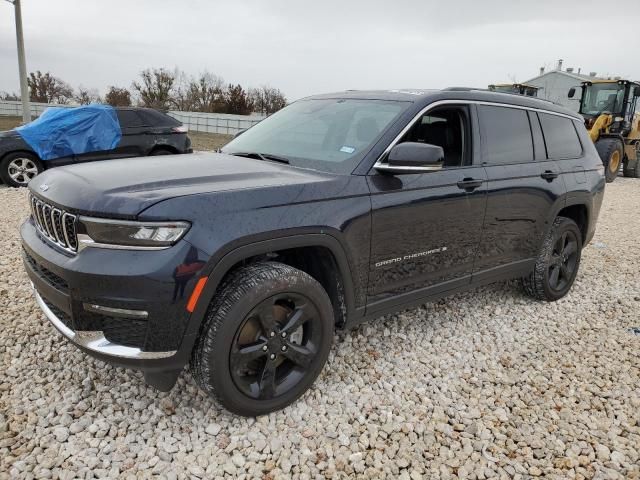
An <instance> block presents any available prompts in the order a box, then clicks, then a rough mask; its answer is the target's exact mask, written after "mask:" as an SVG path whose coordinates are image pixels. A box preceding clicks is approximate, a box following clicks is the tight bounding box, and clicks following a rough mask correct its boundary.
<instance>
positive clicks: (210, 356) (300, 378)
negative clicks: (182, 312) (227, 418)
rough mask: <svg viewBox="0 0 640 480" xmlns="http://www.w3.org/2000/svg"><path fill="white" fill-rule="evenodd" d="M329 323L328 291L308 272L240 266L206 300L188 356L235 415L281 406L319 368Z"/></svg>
mask: <svg viewBox="0 0 640 480" xmlns="http://www.w3.org/2000/svg"><path fill="white" fill-rule="evenodd" d="M334 325H335V320H334V315H333V308H332V305H331V301H330V299H329V296H328V295H327V293H326V292H325V290H324V289H323V288H322V286H321V285H320V284H319V283H318V282H317V281H316V280H315V279H313V278H312V277H311V276H310V275H308V274H307V273H305V272H302V271H300V270H297V269H295V268H293V267H290V266H289V265H285V264H282V263H277V262H259V263H254V264H251V265H248V266H245V267H242V268H240V269H238V270H236V271H235V272H233V273H232V274H231V275H230V276H229V278H228V279H227V280H226V281H225V282H224V284H223V285H222V286H221V288H220V290H219V292H218V293H216V295H215V297H214V299H213V300H212V302H211V304H210V306H209V310H208V312H207V315H206V318H205V323H204V326H203V329H202V331H201V334H200V338H199V340H198V343H197V345H196V348H195V349H194V351H193V354H192V358H191V370H192V373H193V376H194V378H195V380H196V382H197V383H198V385H199V386H200V387H201V388H202V389H203V390H204V391H206V392H207V393H209V394H210V395H211V396H212V397H214V398H215V399H216V400H217V401H218V402H219V403H220V404H222V406H224V407H225V408H226V409H227V410H230V411H231V412H233V413H236V414H238V415H243V416H257V415H263V414H266V413H269V412H273V411H275V410H279V409H281V408H284V407H286V406H287V405H290V404H291V403H293V402H294V401H295V400H296V399H297V398H299V397H300V396H301V395H302V394H303V393H304V392H305V391H306V390H307V389H308V388H309V387H310V386H311V384H312V383H313V382H314V381H315V379H316V378H317V376H318V375H319V374H320V372H321V371H322V368H323V367H324V364H325V363H326V361H327V358H328V356H329V351H330V349H331V343H332V341H333V330H334Z"/></svg>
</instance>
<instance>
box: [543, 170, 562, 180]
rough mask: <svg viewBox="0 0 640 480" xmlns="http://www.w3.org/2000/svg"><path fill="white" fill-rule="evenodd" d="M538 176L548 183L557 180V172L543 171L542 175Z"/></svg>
mask: <svg viewBox="0 0 640 480" xmlns="http://www.w3.org/2000/svg"><path fill="white" fill-rule="evenodd" d="M540 176H541V177H542V178H544V179H545V180H547V181H549V182H553V179H554V178H558V172H552V171H551V170H545V171H544V172H543V173H541V174H540Z"/></svg>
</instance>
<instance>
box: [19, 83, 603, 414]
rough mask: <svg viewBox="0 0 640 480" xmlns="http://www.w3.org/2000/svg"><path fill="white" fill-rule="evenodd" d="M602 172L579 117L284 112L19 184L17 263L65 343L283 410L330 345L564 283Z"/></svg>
mask: <svg viewBox="0 0 640 480" xmlns="http://www.w3.org/2000/svg"><path fill="white" fill-rule="evenodd" d="M604 188H605V179H604V171H603V165H602V162H601V161H600V158H599V157H598V154H597V152H596V150H595V147H594V146H593V142H591V140H590V139H589V137H588V135H587V132H586V130H585V127H584V125H583V122H582V119H581V118H580V117H579V116H577V115H576V114H575V113H573V112H570V111H568V110H566V109H564V108H562V107H560V106H557V105H554V104H552V103H548V102H545V101H542V100H537V99H532V98H526V97H521V96H518V95H510V94H500V93H492V92H486V91H479V90H472V89H447V90H441V91H435V90H434V91H374V92H355V91H350V92H345V93H337V94H330V95H321V96H314V97H310V98H306V99H303V100H300V101H298V102H295V103H293V104H292V105H290V106H288V107H286V108H285V109H283V110H281V111H279V112H278V113H276V114H274V115H273V116H271V117H269V118H268V119H266V120H264V121H263V122H261V123H259V124H257V125H256V126H254V127H252V128H251V129H249V130H247V131H246V132H244V133H243V134H242V135H240V136H238V137H237V138H235V139H234V140H233V141H231V142H230V143H229V144H227V145H226V146H225V147H224V148H223V149H222V152H220V153H200V154H194V155H188V156H184V157H182V158H180V159H179V160H178V159H177V158H176V159H175V160H172V159H163V160H162V161H161V160H159V159H157V158H153V157H151V158H147V159H140V160H137V161H135V162H128V161H121V160H114V161H111V162H101V163H93V164H83V165H74V166H69V167H62V168H58V169H54V170H51V171H47V172H44V173H43V174H42V175H39V176H38V177H37V178H35V179H34V180H33V181H32V182H31V183H30V185H29V189H30V202H31V208H32V214H31V217H30V218H29V219H28V220H27V221H26V222H25V223H24V224H23V226H22V241H23V247H24V265H25V268H26V270H27V272H28V274H29V277H30V278H31V281H32V282H33V285H34V288H35V295H36V299H37V301H38V303H39V305H40V307H41V308H42V310H43V311H44V313H45V314H46V316H47V317H48V319H49V320H50V321H51V323H52V324H53V325H54V327H55V328H56V329H57V330H58V331H59V332H60V333H61V334H62V335H63V336H65V337H66V338H67V339H68V340H69V341H71V342H72V343H74V344H75V345H77V346H78V347H79V348H81V349H82V350H83V351H85V352H86V353H88V354H90V355H93V356H95V357H97V358H99V359H102V360H104V361H106V362H109V363H113V364H116V365H122V366H125V367H131V368H135V369H140V370H143V371H144V374H145V379H146V381H147V382H149V383H150V384H152V385H154V386H156V387H157V388H159V389H163V390H167V389H170V388H171V387H172V386H173V385H174V383H175V381H176V379H177V377H178V375H179V374H180V371H181V370H182V369H183V368H184V367H185V366H186V365H187V364H189V365H190V368H191V370H192V373H193V376H194V378H195V379H196V381H197V382H198V384H199V385H200V386H201V387H202V388H203V389H205V390H206V391H207V392H209V393H210V394H211V395H213V396H215V398H217V399H218V400H219V401H220V403H222V404H223V405H224V406H225V407H226V408H228V409H229V410H231V411H233V412H236V413H238V414H241V415H258V414H263V413H267V412H270V411H273V410H276V409H279V408H282V407H284V406H286V405H288V404H290V403H291V402H293V401H294V400H295V399H296V398H298V397H299V396H300V395H302V394H303V393H304V392H305V390H306V389H307V388H309V386H310V385H311V384H312V383H313V381H314V380H315V378H316V377H317V375H318V374H319V373H320V371H321V370H322V368H323V366H324V364H325V361H326V360H327V357H328V354H329V350H330V347H331V343H332V341H333V336H334V329H335V328H349V327H352V326H354V325H356V324H358V323H359V322H362V321H363V320H366V319H368V318H372V317H377V316H380V315H384V314H387V313H389V312H395V311H398V310H401V309H406V308H408V307H411V306H414V305H418V304H421V303H424V302H425V301H429V300H433V299H436V298H440V297H443V296H446V295H451V294H453V293H456V292H460V291H462V290H467V289H470V288H473V287H475V286H477V285H481V284H486V283H490V282H495V281H500V280H505V279H512V278H521V279H522V283H523V285H524V289H525V291H526V292H527V293H529V294H530V295H531V296H533V297H534V298H537V299H540V300H546V301H554V300H558V299H560V298H562V297H563V296H564V295H566V294H567V292H568V291H569V289H570V288H571V286H572V284H573V282H574V280H575V278H576V275H577V274H578V268H579V265H580V256H581V251H582V248H583V247H584V245H586V244H587V243H588V242H589V241H590V240H591V238H592V237H593V234H594V230H595V226H596V220H597V217H598V212H599V210H600V205H601V202H602V197H603V193H604Z"/></svg>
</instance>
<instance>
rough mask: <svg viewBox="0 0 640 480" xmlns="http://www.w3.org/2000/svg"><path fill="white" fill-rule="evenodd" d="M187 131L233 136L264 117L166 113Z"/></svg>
mask: <svg viewBox="0 0 640 480" xmlns="http://www.w3.org/2000/svg"><path fill="white" fill-rule="evenodd" d="M168 114H169V115H171V116H172V117H173V118H175V119H176V120H179V121H180V122H182V124H183V125H184V126H185V127H187V128H188V129H189V130H191V131H194V132H207V133H222V134H225V135H234V134H236V133H238V132H239V131H240V130H245V129H247V128H249V127H251V126H253V125H255V124H256V123H258V122H259V121H260V120H262V119H263V118H264V117H263V116H259V115H228V114H225V113H199V112H178V111H173V110H172V111H170V112H168Z"/></svg>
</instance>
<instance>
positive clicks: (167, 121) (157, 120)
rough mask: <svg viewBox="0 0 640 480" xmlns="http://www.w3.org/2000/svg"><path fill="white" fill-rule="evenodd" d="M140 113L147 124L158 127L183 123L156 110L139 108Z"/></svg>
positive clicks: (177, 125)
mask: <svg viewBox="0 0 640 480" xmlns="http://www.w3.org/2000/svg"><path fill="white" fill-rule="evenodd" d="M138 114H140V115H141V116H142V118H143V119H144V121H145V123H146V124H147V125H152V126H157V127H179V126H180V125H182V123H180V122H179V121H178V120H176V119H175V118H173V117H170V116H169V115H165V114H164V113H161V112H157V111H155V110H139V111H138Z"/></svg>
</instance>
